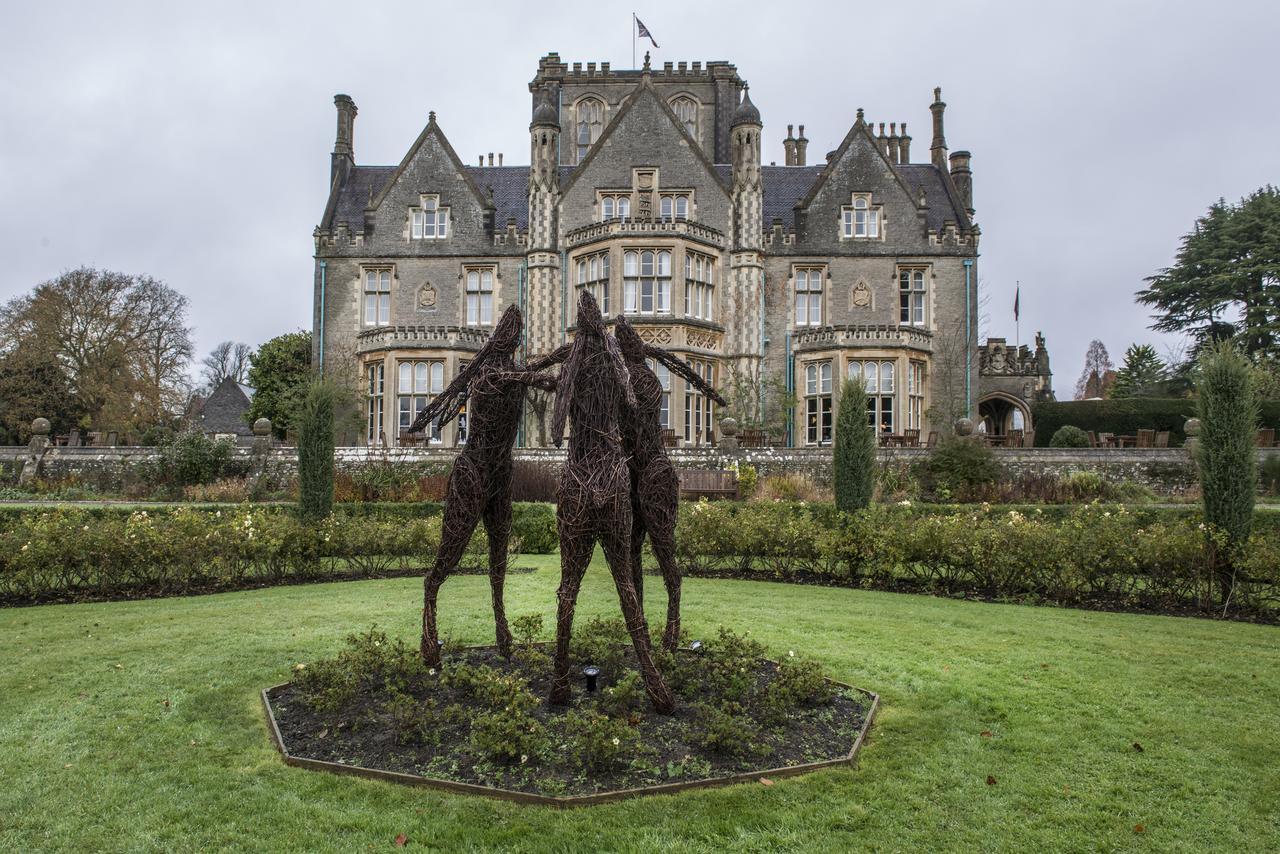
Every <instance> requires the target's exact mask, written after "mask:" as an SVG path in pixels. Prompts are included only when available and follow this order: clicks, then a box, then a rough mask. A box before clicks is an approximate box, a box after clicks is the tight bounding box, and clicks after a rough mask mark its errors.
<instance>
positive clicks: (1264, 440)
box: [1258, 427, 1276, 448]
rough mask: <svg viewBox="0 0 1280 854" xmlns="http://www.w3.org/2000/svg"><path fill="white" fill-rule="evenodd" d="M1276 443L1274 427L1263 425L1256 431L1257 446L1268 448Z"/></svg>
mask: <svg viewBox="0 0 1280 854" xmlns="http://www.w3.org/2000/svg"><path fill="white" fill-rule="evenodd" d="M1275 443H1276V431H1275V428H1274V427H1263V428H1262V429H1260V430H1259V431H1258V447H1259V448H1270V447H1271V446H1273V445H1275Z"/></svg>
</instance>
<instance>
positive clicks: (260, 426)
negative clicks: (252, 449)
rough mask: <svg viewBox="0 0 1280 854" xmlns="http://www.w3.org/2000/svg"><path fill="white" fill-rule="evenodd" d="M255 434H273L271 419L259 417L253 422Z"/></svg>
mask: <svg viewBox="0 0 1280 854" xmlns="http://www.w3.org/2000/svg"><path fill="white" fill-rule="evenodd" d="M253 435H255V436H269V435H271V419H270V418H259V419H258V420H257V421H255V422H253Z"/></svg>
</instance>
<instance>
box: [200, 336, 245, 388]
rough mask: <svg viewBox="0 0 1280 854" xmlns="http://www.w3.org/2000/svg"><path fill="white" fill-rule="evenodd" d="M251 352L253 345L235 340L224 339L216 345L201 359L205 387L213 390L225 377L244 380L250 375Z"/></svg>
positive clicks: (238, 380)
mask: <svg viewBox="0 0 1280 854" xmlns="http://www.w3.org/2000/svg"><path fill="white" fill-rule="evenodd" d="M251 353H253V348H252V347H250V346H249V345H248V344H242V343H237V342H235V341H223V342H221V343H220V344H218V345H216V346H215V347H214V348H213V349H212V350H210V351H209V355H207V356H205V357H204V358H203V359H201V360H200V368H201V374H200V375H201V377H202V378H203V379H204V382H205V387H206V388H208V389H209V391H213V390H214V389H215V388H217V387H218V384H219V383H221V382H222V381H223V380H225V379H232V380H235V381H236V382H238V383H242V382H244V381H245V378H246V377H247V376H248V375H249V356H250V354H251Z"/></svg>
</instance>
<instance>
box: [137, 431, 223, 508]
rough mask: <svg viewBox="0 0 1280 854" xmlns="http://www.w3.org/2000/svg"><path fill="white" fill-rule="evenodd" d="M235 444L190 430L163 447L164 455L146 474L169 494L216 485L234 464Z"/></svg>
mask: <svg viewBox="0 0 1280 854" xmlns="http://www.w3.org/2000/svg"><path fill="white" fill-rule="evenodd" d="M234 444H235V443H234V442H233V441H232V440H230V439H217V440H215V439H210V438H207V437H206V436H205V435H204V434H203V433H199V432H197V431H195V430H186V431H184V432H182V433H179V434H178V435H177V436H175V437H174V438H173V439H172V440H170V441H168V442H165V443H164V444H163V445H161V446H160V453H159V454H158V455H157V456H156V459H155V460H153V461H152V462H150V463H148V464H146V465H145V467H144V468H143V471H142V474H143V476H144V479H145V480H147V481H149V482H150V483H151V484H152V485H154V486H157V487H159V488H161V489H162V490H165V491H166V492H167V493H168V494H170V495H180V494H181V493H182V490H183V488H184V487H187V486H191V485H193V484H200V483H212V482H213V481H214V480H216V479H217V478H219V477H221V476H222V475H223V474H224V473H225V472H226V470H227V468H228V464H229V463H230V461H231V449H232V447H233V446H234Z"/></svg>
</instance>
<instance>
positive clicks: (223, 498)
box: [182, 477, 252, 504]
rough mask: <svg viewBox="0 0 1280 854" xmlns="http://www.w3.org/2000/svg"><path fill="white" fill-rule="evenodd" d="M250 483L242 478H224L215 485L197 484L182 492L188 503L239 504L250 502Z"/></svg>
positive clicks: (216, 481) (214, 483) (215, 482)
mask: <svg viewBox="0 0 1280 854" xmlns="http://www.w3.org/2000/svg"><path fill="white" fill-rule="evenodd" d="M251 493H252V488H251V486H250V485H249V481H247V480H245V479H244V478H240V477H224V478H221V479H219V480H215V481H214V482H213V483H195V484H192V485H190V486H188V487H186V488H185V489H183V490H182V497H183V499H184V500H186V501H195V502H213V503H222V504H239V503H240V502H242V501H248V500H250V497H251Z"/></svg>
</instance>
